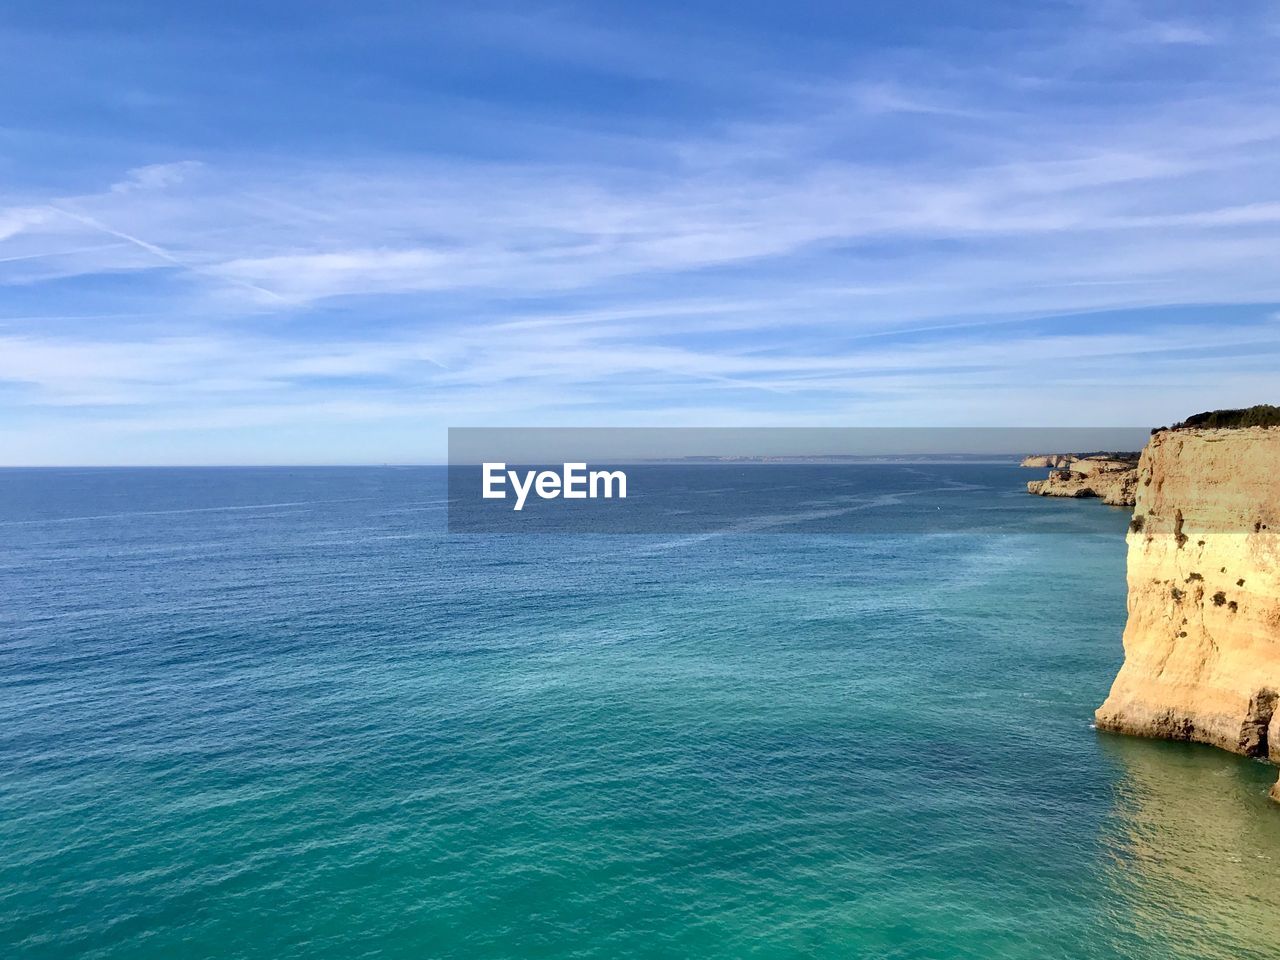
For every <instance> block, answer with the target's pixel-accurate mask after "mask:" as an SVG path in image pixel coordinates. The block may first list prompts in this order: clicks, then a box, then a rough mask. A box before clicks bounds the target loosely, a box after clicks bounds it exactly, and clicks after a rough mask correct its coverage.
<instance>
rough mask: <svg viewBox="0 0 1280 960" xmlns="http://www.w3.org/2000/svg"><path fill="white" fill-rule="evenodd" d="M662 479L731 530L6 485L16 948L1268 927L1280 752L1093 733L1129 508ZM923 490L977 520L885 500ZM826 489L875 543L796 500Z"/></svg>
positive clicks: (440, 479) (415, 475) (85, 474)
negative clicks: (936, 518) (489, 518)
mask: <svg viewBox="0 0 1280 960" xmlns="http://www.w3.org/2000/svg"><path fill="white" fill-rule="evenodd" d="M664 469H667V470H669V471H671V473H669V474H667V475H666V476H667V477H668V478H669V479H670V480H671V484H670V489H673V490H674V489H679V490H680V491H681V499H680V503H681V504H684V505H685V508H686V509H687V507H688V504H690V503H694V504H696V503H697V502H699V501H698V498H699V497H702V498H703V499H704V500H706V499H710V500H716V502H732V503H733V504H734V509H733V511H732V512H733V515H734V517H735V518H736V519H735V520H734V521H733V522H726V523H725V524H724V525H723V526H722V527H716V526H715V525H714V524H702V525H700V526H698V527H697V529H691V528H685V527H680V528H678V529H677V528H674V527H673V528H672V529H666V528H664V527H663V526H662V525H661V524H655V525H654V527H653V528H652V529H650V530H648V531H647V532H640V533H635V532H628V533H609V532H598V531H591V530H587V531H583V532H573V531H570V532H563V531H558V530H550V531H547V530H543V531H538V530H537V529H535V528H531V529H530V531H529V532H523V531H522V530H521V529H519V528H511V527H506V528H503V530H502V531H500V532H487V533H467V532H461V533H460V532H456V531H455V532H450V529H449V527H450V524H449V505H450V503H449V501H450V493H449V485H448V478H447V472H446V470H445V469H444V468H441V467H361V468H355V467H352V468H339V467H333V468H284V467H280V468H190V469H187V468H183V469H31V470H26V469H11V470H3V471H0V956H3V957H6V958H15V960H16V958H72V957H74V958H86V960H88V958H93V960H126V958H127V960H150V958H155V960H184V958H244V960H257V958H263V960H265V958H271V960H286V958H299V960H301V958H308V960H312V958H343V960H353V958H406V960H408V958H415V960H417V958H485V960H489V958H492V960H498V958H504V960H506V958H510V960H532V958H565V960H569V958H573V960H595V958H601V960H604V958H726V960H729V958H779V960H781V958H794V957H803V958H885V960H889V958H893V960H898V958H901V960H908V958H922V960H924V958H931V960H1001V958H1009V960H1045V958H1097V960H1104V958H1105V960H1111V958H1117V960H1119V958H1124V960H1146V958H1150V960H1170V958H1187V960H1192V958H1194V960H1218V958H1220V960H1248V958H1264V957H1265V958H1273V957H1276V956H1278V955H1280V882H1278V881H1280V807H1277V806H1275V805H1273V804H1271V803H1270V801H1268V799H1267V796H1266V794H1267V789H1268V787H1269V786H1270V784H1271V783H1272V782H1273V781H1274V780H1275V777H1276V771H1275V769H1274V768H1273V767H1271V766H1270V765H1267V764H1264V763H1259V762H1255V761H1251V760H1247V759H1244V758H1241V757H1237V756H1232V755H1228V754H1225V753H1222V752H1220V751H1216V750H1213V749H1210V748H1208V747H1202V746H1196V745H1187V744H1173V743H1163V742H1155V741H1146V740H1141V739H1134V738H1126V737H1119V736H1114V735H1109V734H1103V733H1099V732H1098V731H1096V730H1095V729H1094V728H1093V726H1092V724H1091V720H1092V712H1093V709H1094V708H1095V707H1096V706H1097V705H1098V704H1099V703H1101V702H1102V700H1103V699H1104V697H1105V696H1106V693H1107V690H1108V687H1109V685H1110V682H1111V680H1112V678H1113V677H1114V675H1115V672H1116V670H1117V668H1118V667H1119V665H1120V662H1121V659H1122V650H1121V632H1122V629H1123V625H1124V618H1125V543H1124V535H1125V531H1126V524H1127V520H1128V514H1127V511H1124V510H1120V509H1114V508H1108V507H1106V506H1103V505H1102V504H1100V503H1099V502H1097V501H1074V500H1071V501H1068V500H1043V499H1040V498H1035V497H1029V496H1027V494H1026V492H1025V482H1026V480H1027V478H1028V476H1029V474H1028V473H1027V471H1025V470H1019V469H1018V468H1017V467H1016V465H1014V464H1011V463H985V464H983V463H962V464H958V463H937V464H923V465H922V464H914V465H910V466H907V465H901V464H834V465H824V466H823V467H822V468H821V470H819V471H817V473H815V472H814V470H813V468H812V467H810V468H808V469H809V472H808V473H807V474H806V473H797V472H796V471H797V470H798V469H799V468H797V467H795V466H788V465H786V464H771V465H734V464H728V465H725V464H721V465H675V466H668V467H665V468H664ZM921 478H923V480H922V479H921ZM904 487H910V489H911V490H912V491H914V492H915V495H914V496H913V497H912V498H903V497H900V496H895V491H901V490H903V489H904ZM650 489H651V491H652V489H653V488H652V487H651V488H650ZM930 489H936V490H937V491H939V494H938V495H939V497H943V498H944V499H945V504H946V508H947V509H946V516H947V517H948V518H950V522H949V523H947V524H946V525H944V528H940V529H936V530H931V529H929V528H928V527H927V525H926V526H921V525H920V524H918V523H906V522H904V523H903V524H901V525H897V524H895V522H894V518H895V516H897V515H896V514H895V513H894V511H899V512H900V513H904V514H905V513H906V512H914V513H913V515H914V516H916V517H917V518H918V517H919V516H920V514H921V509H922V506H921V505H922V504H924V505H925V509H927V505H928V504H929V503H930V501H929V500H928V497H929V496H930V494H929V492H928V491H929V490H930ZM655 496H656V497H658V498H659V499H660V496H661V494H660V491H659V492H658V493H656V494H653V493H651V500H652V498H653V497H655ZM840 497H843V498H844V499H843V500H841V501H840V502H844V503H851V502H852V503H857V504H859V505H861V506H863V507H865V509H863V510H862V511H861V512H862V513H864V514H874V515H875V516H876V517H877V518H879V522H878V523H877V524H876V525H875V527H874V529H871V530H868V531H862V532H859V531H857V530H854V531H848V530H827V529H816V530H815V529H808V528H806V527H805V526H804V525H803V524H800V525H799V526H795V525H792V526H789V525H788V524H786V523H785V522H782V523H779V522H776V520H777V518H779V517H782V518H785V517H786V516H787V511H790V510H794V511H797V515H801V514H803V515H804V516H811V515H813V514H814V511H813V509H812V507H813V505H814V504H817V505H819V506H821V504H823V503H828V504H829V503H830V502H832V500H833V498H836V499H839V498H840ZM725 498H727V499H725ZM753 498H754V499H753ZM966 510H971V511H973V516H974V517H975V518H977V517H981V518H983V520H982V522H981V523H979V522H976V521H975V523H973V524H972V525H966V524H965V523H964V522H958V523H957V522H955V521H956V518H957V517H960V518H961V520H963V517H964V515H965V514H964V511H966ZM957 511H959V513H957ZM677 512H678V511H668V514H669V515H673V516H674V515H675V514H676V513H677ZM818 512H819V513H821V512H822V511H821V510H819V511H818ZM934 512H935V513H936V514H939V515H941V514H942V513H943V511H942V507H941V502H940V504H939V505H938V507H937V509H936V510H935V511H934ZM752 515H759V516H765V517H771V518H774V522H770V523H767V524H763V525H761V524H756V525H751V524H746V525H745V526H744V525H743V524H742V523H741V522H740V521H741V518H742V517H744V516H747V517H750V516H752ZM993 516H994V517H1000V518H1004V519H1005V520H1007V521H1008V522H1005V523H1000V524H995V525H993V524H992V523H991V522H990V521H991V518H992V517H993ZM677 526H678V525H677ZM686 526H689V525H686ZM535 527H536V525H535Z"/></svg>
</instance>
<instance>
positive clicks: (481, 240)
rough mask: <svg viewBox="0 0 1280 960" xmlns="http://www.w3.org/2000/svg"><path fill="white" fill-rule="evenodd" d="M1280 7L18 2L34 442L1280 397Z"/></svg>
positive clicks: (161, 441) (1069, 414)
mask: <svg viewBox="0 0 1280 960" xmlns="http://www.w3.org/2000/svg"><path fill="white" fill-rule="evenodd" d="M1278 54H1280V6H1278V5H1277V4H1275V3H1253V2H1249V0H1233V2H1232V3H1223V4H1206V3H1187V4H1176V3H1159V4H1155V3H1137V2H1109V0H1107V2H1042V3H1026V2H1024V0H1019V2H1008V3H1005V2H998V0H997V2H981V3H976V2H973V0H967V2H963V3H959V2H954V3H953V2H933V3H930V2H923V3H916V4H904V3H901V2H897V3H866V2H864V3H855V2H813V3H803V2H802V3H788V4H783V3H777V2H759V0H737V2H733V3H729V2H715V3H713V2H708V0H682V2H678V3H668V2H664V0H647V2H645V3H635V2H621V3H611V2H592V3H575V2H555V3H542V2H538V0H528V2H523V3H506V4H489V3H482V2H475V3H473V2H469V3H450V4H445V3H409V2H403V3H387V2H380V0H361V2H360V3H349V2H343V3H331V2H326V0H308V2H305V3H292V2H288V0H284V2H281V0H276V2H272V3H261V2H254V3H242V2H234V0H231V2H227V0H222V2H217V3H199V2H185V3H173V2H171V0H165V2H162V3H151V2H143V0H138V2H121V3H112V4H103V3H100V2H87V3H81V2H74V0H59V2H56V3H51V2H48V0H39V2H26V0H8V2H6V3H5V4H4V5H3V7H0V464H8V465H23V464H179V463H185V464H205V463H213V464H222V463H227V464H231V463H282V464H289V463H424V462H433V461H439V460H441V459H442V458H443V456H444V452H445V443H446V430H447V428H448V427H476V426H487V427H512V426H592V427H623V426H672V425H678V426H734V427H739V426H747V427H777V426H809V427H831V426H840V427H846V426H855V427H862V426H873V425H874V426H885V425H888V426H1037V427H1038V426H1053V427H1058V426H1159V425H1161V424H1165V423H1169V422H1171V421H1174V420H1178V419H1182V418H1183V417H1185V416H1187V415H1188V414H1191V413H1195V412H1197V411H1200V410H1205V409H1210V408H1216V407H1227V406H1240V405H1248V404H1251V403H1260V402H1276V401H1277V400H1280V374H1277V369H1278V368H1280V363H1278V360H1280V97H1277V96H1276V91H1277V89H1278V86H1277V83H1278V81H1280V55H1278Z"/></svg>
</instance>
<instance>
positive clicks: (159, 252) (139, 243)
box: [49, 203, 289, 303]
mask: <svg viewBox="0 0 1280 960" xmlns="http://www.w3.org/2000/svg"><path fill="white" fill-rule="evenodd" d="M49 209H51V210H54V211H56V212H57V213H60V214H62V215H63V216H64V217H70V218H71V219H72V220H75V221H78V222H79V223H83V224H84V225H85V226H88V227H92V228H93V229H95V230H100V231H101V232H103V233H105V234H107V235H108V236H111V237H116V238H117V239H120V240H124V241H126V242H127V243H132V244H133V245H134V246H135V247H138V248H140V249H142V250H145V251H147V253H149V254H151V255H152V256H153V257H159V258H160V259H161V260H164V261H166V262H168V263H172V264H173V265H174V266H175V267H181V268H182V269H183V270H190V271H191V272H192V273H194V274H198V275H199V276H202V277H210V278H212V279H214V280H219V281H221V282H223V283H230V284H233V285H234V286H238V287H244V288H245V289H247V290H253V291H254V292H255V293H260V294H263V295H264V296H267V297H270V298H271V299H272V300H275V301H276V302H278V303H288V302H289V301H288V299H287V298H285V297H282V296H280V294H278V293H276V292H275V291H274V290H268V289H267V288H266V287H260V286H258V285H257V284H256V283H250V282H249V281H248V280H239V279H237V278H235V277H225V276H222V275H221V274H218V273H214V272H213V271H212V270H206V269H204V268H203V267H197V266H194V265H193V264H190V263H186V262H185V261H182V260H179V259H178V258H177V257H175V256H174V255H173V254H171V253H170V252H169V251H168V250H165V249H164V248H163V247H157V246H156V245H155V244H154V243H148V242H147V241H146V240H143V239H142V238H141V237H135V236H133V235H131V234H128V233H125V232H124V231H122V230H116V229H115V228H114V227H110V226H108V225H107V224H105V223H103V222H102V221H101V220H95V219H94V218H93V217H86V216H85V215H84V214H82V213H75V212H74V211H72V210H65V209H63V208H62V207H59V206H57V205H55V204H52V203H51V204H49Z"/></svg>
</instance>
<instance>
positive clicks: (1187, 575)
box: [1096, 427, 1280, 799]
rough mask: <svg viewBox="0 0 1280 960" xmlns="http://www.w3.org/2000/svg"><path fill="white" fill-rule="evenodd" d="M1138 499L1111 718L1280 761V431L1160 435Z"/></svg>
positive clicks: (1141, 476) (1101, 717) (1103, 723)
mask: <svg viewBox="0 0 1280 960" xmlns="http://www.w3.org/2000/svg"><path fill="white" fill-rule="evenodd" d="M1136 500H1137V502H1136V505H1135V509H1134V515H1133V521H1132V523H1131V524H1130V531H1129V535H1128V551H1129V557H1128V587H1129V600H1128V608H1129V618H1128V622H1127V624H1126V626H1125V631H1124V653H1125V659H1124V665H1123V666H1122V667H1121V668H1120V673H1119V674H1118V675H1117V677H1116V679H1115V682H1114V683H1113V685H1112V687H1111V693H1110V695H1109V696H1108V697H1107V699H1106V702H1105V703H1103V705H1102V706H1101V707H1099V708H1098V710H1097V713H1096V716H1097V723H1098V727H1099V728H1100V729H1104V730H1114V731H1118V732H1123V733H1133V734H1140V735H1144V736H1152V737H1165V738H1169V739H1174V740H1193V741H1197V742H1201V743H1209V744H1213V745H1214V746H1217V747H1221V748H1223V749H1225V750H1231V751H1234V752H1236V753H1241V754H1245V755H1248V756H1256V757H1269V758H1270V759H1272V760H1277V761H1280V710H1277V709H1276V706H1277V700H1278V699H1280V429H1278V428H1274V427H1272V428H1267V427H1250V428H1244V429H1178V430H1165V431H1161V432H1158V433H1156V434H1154V435H1153V436H1152V438H1151V441H1150V443H1149V444H1148V445H1147V447H1146V449H1145V450H1143V452H1142V457H1141V460H1140V461H1139V464H1138V469H1137V498H1136ZM1272 793H1273V795H1274V796H1276V798H1277V799H1280V785H1277V788H1273V791H1272Z"/></svg>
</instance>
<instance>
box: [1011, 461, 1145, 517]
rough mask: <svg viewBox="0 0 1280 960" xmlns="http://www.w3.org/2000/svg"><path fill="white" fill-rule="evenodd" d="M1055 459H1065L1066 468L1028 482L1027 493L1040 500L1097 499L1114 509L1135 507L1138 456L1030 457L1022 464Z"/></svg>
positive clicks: (1039, 463) (1034, 463)
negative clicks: (1060, 498)
mask: <svg viewBox="0 0 1280 960" xmlns="http://www.w3.org/2000/svg"><path fill="white" fill-rule="evenodd" d="M1053 460H1065V462H1066V464H1067V466H1066V469H1055V470H1054V471H1053V472H1052V473H1050V474H1049V476H1048V477H1047V478H1046V479H1044V480H1031V481H1028V483H1027V492H1028V493H1034V494H1036V495H1037V496H1041V497H1098V498H1100V499H1101V500H1102V502H1103V503H1109V504H1111V505H1113V506H1120V507H1128V506H1133V503H1134V497H1135V494H1136V491H1137V485H1138V455H1137V454H1092V455H1088V456H1077V455H1075V454H1048V455H1045V456H1035V457H1027V458H1026V460H1023V461H1022V465H1023V466H1024V467H1025V466H1041V465H1042V464H1041V462H1040V461H1045V462H1046V463H1048V462H1050V461H1053ZM1030 461H1034V462H1030Z"/></svg>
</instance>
